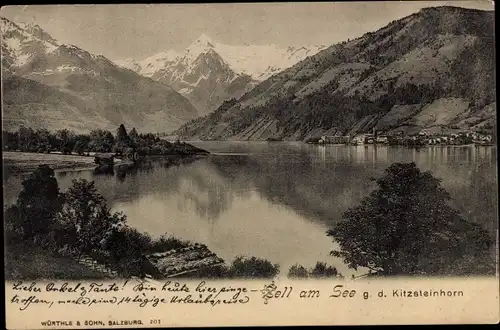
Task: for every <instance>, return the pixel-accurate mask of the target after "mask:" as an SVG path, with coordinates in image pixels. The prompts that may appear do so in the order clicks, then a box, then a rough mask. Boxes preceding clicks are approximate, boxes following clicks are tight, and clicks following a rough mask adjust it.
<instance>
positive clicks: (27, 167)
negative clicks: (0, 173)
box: [2, 151, 96, 173]
mask: <svg viewBox="0 0 500 330" xmlns="http://www.w3.org/2000/svg"><path fill="white" fill-rule="evenodd" d="M2 160H3V168H4V171H6V172H8V173H27V172H33V171H34V170H35V169H37V168H38V166H40V165H48V166H50V167H51V168H52V169H54V170H59V169H77V168H78V169H80V168H95V166H96V164H95V163H94V157H92V156H76V155H62V154H57V153H50V154H42V153H33V152H15V151H4V152H3V153H2Z"/></svg>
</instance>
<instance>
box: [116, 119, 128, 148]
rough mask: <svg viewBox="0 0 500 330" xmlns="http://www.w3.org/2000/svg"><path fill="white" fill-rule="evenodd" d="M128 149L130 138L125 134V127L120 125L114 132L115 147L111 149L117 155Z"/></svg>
mask: <svg viewBox="0 0 500 330" xmlns="http://www.w3.org/2000/svg"><path fill="white" fill-rule="evenodd" d="M128 147H130V138H129V136H128V134H127V130H126V129H125V126H124V125H123V124H121V125H120V126H119V127H118V129H117V131H116V138H115V145H114V147H113V149H114V151H115V152H117V153H123V151H124V150H125V149H126V148H128Z"/></svg>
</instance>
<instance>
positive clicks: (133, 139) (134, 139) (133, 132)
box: [128, 127, 139, 147]
mask: <svg viewBox="0 0 500 330" xmlns="http://www.w3.org/2000/svg"><path fill="white" fill-rule="evenodd" d="M128 137H129V139H130V143H131V144H132V146H133V147H135V146H137V142H138V140H139V133H137V130H136V129H135V127H134V128H132V130H131V131H130V133H128Z"/></svg>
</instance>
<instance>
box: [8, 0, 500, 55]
mask: <svg viewBox="0 0 500 330" xmlns="http://www.w3.org/2000/svg"><path fill="white" fill-rule="evenodd" d="M441 5H451V6H460V7H468V8H478V9H485V10H493V9H494V7H493V4H492V1H490V0H476V1H388V2H377V3H375V2H356V3H348V2H339V3H269V4H264V3H252V4H248V3H240V4H227V3H223V4H169V5H166V4H165V5H162V4H153V5H145V4H128V5H80V6H76V5H40V6H36V5H32V6H8V7H2V8H1V15H2V16H4V17H7V18H8V19H11V20H13V21H15V22H25V23H31V22H36V24H38V25H40V26H41V27H42V28H43V29H44V30H46V31H47V32H48V33H50V34H51V35H52V36H53V37H54V38H56V39H57V40H59V41H60V42H62V43H71V44H74V45H77V46H79V47H81V48H83V49H85V50H87V51H90V52H92V53H95V54H102V55H104V56H106V57H108V58H110V59H112V60H116V59H124V58H127V57H132V58H136V59H142V58H145V57H147V56H150V55H153V54H155V53H157V52H160V51H163V50H168V49H175V50H179V51H180V50H183V49H184V48H186V47H187V46H189V45H190V44H191V43H192V42H193V41H194V40H196V39H197V38H198V36H200V35H201V34H206V35H208V36H209V37H211V38H212V39H213V40H215V41H217V42H221V43H226V44H230V45H238V44H245V43H248V44H269V43H273V44H277V45H280V46H288V45H303V44H327V45H330V44H333V43H336V42H339V41H343V40H346V39H348V38H355V37H358V36H361V35H362V34H363V33H365V32H368V31H374V30H376V29H378V28H381V27H383V26H384V25H386V24H387V23H389V22H391V21H392V20H395V19H399V18H402V17H404V16H407V15H409V14H412V13H414V12H416V11H418V10H419V9H421V8H423V7H432V6H441Z"/></svg>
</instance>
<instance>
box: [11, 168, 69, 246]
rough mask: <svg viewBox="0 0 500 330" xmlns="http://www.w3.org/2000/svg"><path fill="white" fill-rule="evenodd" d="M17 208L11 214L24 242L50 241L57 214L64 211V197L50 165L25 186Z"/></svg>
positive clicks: (40, 169)
mask: <svg viewBox="0 0 500 330" xmlns="http://www.w3.org/2000/svg"><path fill="white" fill-rule="evenodd" d="M22 185H23V189H22V190H21V192H20V193H19V196H18V199H17V202H16V205H15V206H13V207H12V210H10V211H9V213H8V216H9V217H10V219H8V220H7V221H9V222H10V223H11V224H12V226H14V227H15V228H16V231H17V232H18V234H19V235H20V237H22V239H24V240H39V239H41V240H46V239H47V238H48V236H47V234H48V233H49V232H50V231H51V230H52V228H53V225H54V221H55V220H54V217H55V214H56V213H57V212H58V211H59V210H60V209H61V207H62V204H63V201H64V200H63V195H62V194H60V192H59V186H58V184H57V180H56V178H55V176H54V170H53V169H51V168H50V167H48V166H47V165H41V166H39V167H38V168H37V169H36V170H35V171H34V172H33V173H32V174H31V175H30V176H29V177H28V178H27V179H26V180H24V181H23V183H22Z"/></svg>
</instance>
